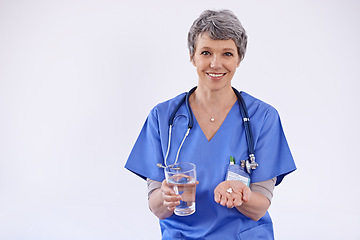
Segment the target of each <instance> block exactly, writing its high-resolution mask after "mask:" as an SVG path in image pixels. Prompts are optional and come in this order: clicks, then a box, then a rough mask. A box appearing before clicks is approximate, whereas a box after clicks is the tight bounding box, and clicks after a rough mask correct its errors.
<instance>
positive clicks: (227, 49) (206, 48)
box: [200, 46, 236, 52]
mask: <svg viewBox="0 0 360 240" xmlns="http://www.w3.org/2000/svg"><path fill="white" fill-rule="evenodd" d="M200 49H201V50H211V49H212V48H210V47H206V46H205V47H202V48H200ZM221 50H222V51H231V52H236V49H232V48H224V49H221Z"/></svg>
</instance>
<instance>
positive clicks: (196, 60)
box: [191, 33, 240, 91]
mask: <svg viewBox="0 0 360 240" xmlns="http://www.w3.org/2000/svg"><path fill="white" fill-rule="evenodd" d="M191 62H192V63H193V65H194V66H195V67H196V71H197V74H198V76H199V84H198V87H201V88H207V89H208V90H210V91H217V90H221V89H223V88H226V87H230V88H231V80H232V78H233V76H234V74H235V72H236V68H237V67H238V66H239V65H240V57H239V54H238V52H237V47H236V45H235V42H234V41H233V40H232V39H229V40H213V39H211V38H210V37H209V35H208V34H207V33H203V34H201V35H199V36H198V38H197V41H196V50H195V53H194V56H193V58H192V59H191Z"/></svg>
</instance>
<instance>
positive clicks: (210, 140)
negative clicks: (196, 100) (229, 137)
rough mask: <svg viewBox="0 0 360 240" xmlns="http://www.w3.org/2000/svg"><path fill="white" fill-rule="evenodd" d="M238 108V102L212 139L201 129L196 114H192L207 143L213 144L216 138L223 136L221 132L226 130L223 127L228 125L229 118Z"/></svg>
mask: <svg viewBox="0 0 360 240" xmlns="http://www.w3.org/2000/svg"><path fill="white" fill-rule="evenodd" d="M237 106H238V101H235V103H234V104H233V105H232V107H231V108H230V111H229V112H228V114H227V115H226V117H225V119H224V121H223V122H222V123H221V125H220V127H219V128H218V130H217V131H216V132H215V134H214V136H212V138H210V139H207V137H206V135H205V133H204V131H203V129H202V128H201V126H200V124H199V122H198V120H197V119H196V116H195V114H194V113H193V112H192V115H193V118H194V124H196V127H198V128H199V130H200V131H201V135H202V136H203V137H204V138H205V139H206V141H207V142H209V143H211V142H214V141H215V140H214V138H216V136H217V135H220V134H221V131H222V129H223V128H225V127H224V126H223V125H227V124H228V121H229V120H228V118H231V116H232V114H233V112H234V111H235V110H234V108H235V109H236V107H237Z"/></svg>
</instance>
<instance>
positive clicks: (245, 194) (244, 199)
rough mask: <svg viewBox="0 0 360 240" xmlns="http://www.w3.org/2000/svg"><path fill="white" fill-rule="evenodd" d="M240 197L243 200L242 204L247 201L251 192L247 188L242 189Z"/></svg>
mask: <svg viewBox="0 0 360 240" xmlns="http://www.w3.org/2000/svg"><path fill="white" fill-rule="evenodd" d="M242 195H243V197H242V200H243V201H244V202H247V201H249V199H250V195H251V190H250V188H248V187H246V188H244V189H243V192H242Z"/></svg>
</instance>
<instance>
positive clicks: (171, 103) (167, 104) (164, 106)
mask: <svg viewBox="0 0 360 240" xmlns="http://www.w3.org/2000/svg"><path fill="white" fill-rule="evenodd" d="M185 96H186V92H184V93H181V94H179V95H177V96H175V97H173V98H171V99H168V100H166V101H164V102H160V103H158V104H157V105H156V106H155V107H154V108H153V109H151V112H150V113H151V114H152V115H154V116H158V115H159V114H166V113H168V112H172V111H173V110H174V109H175V108H176V106H178V105H179V103H180V102H181V101H182V100H183V99H184V98H185Z"/></svg>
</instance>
